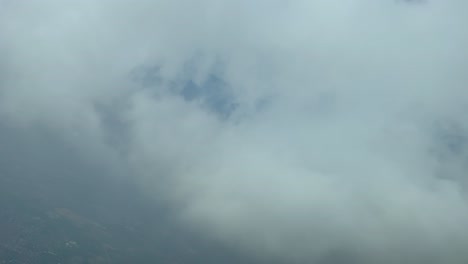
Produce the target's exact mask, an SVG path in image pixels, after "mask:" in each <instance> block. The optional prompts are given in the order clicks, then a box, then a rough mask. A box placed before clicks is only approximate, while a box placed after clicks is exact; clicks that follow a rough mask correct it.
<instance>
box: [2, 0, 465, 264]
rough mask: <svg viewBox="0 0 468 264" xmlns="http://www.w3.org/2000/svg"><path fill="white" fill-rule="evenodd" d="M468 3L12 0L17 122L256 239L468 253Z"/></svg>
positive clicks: (369, 251) (285, 245) (343, 248)
mask: <svg viewBox="0 0 468 264" xmlns="http://www.w3.org/2000/svg"><path fill="white" fill-rule="evenodd" d="M467 10H468V2H466V1H462V0H445V1H435V0H427V1H422V2H417V3H416V1H415V2H410V1H395V0H377V1H376V0H372V1H371V0H341V1H330V0H313V1H305V0H296V1H283V0H270V1H266V0H255V1H246V0H221V1H220V0H216V1H215V0H199V1H192V0H170V1H169V0H154V1H149V0H138V1H130V0H112V1H111V0H97V1H96V0H93V1H92V0H82V1H72V0H42V1H37V0H32V1H24V0H15V1H13V0H0V58H1V59H0V125H1V126H0V127H9V129H11V130H13V131H18V133H2V134H3V135H1V136H0V137H3V139H2V141H5V140H8V139H9V138H11V139H12V138H15V137H19V138H20V139H21V140H30V141H31V142H35V141H37V140H39V139H37V137H35V136H34V135H36V134H39V133H44V131H45V132H46V133H47V134H48V135H51V143H50V144H52V145H53V144H56V145H60V146H66V148H67V149H71V150H72V152H73V153H74V154H73V156H72V157H70V160H71V161H73V159H78V158H77V157H79V159H85V160H90V161H92V162H94V163H96V164H99V166H102V167H106V168H107V169H109V170H110V171H115V175H116V176H115V177H125V178H127V179H129V180H130V181H131V182H133V183H135V184H136V185H138V186H139V188H140V190H141V192H142V193H145V194H146V195H148V196H149V197H154V199H155V200H156V199H158V200H161V199H163V200H164V201H165V202H166V203H167V206H170V207H171V208H173V209H174V210H175V211H176V212H177V217H178V219H179V221H181V222H182V223H184V225H186V226H187V227H188V228H191V229H193V230H197V231H200V233H201V234H203V235H204V236H206V237H212V238H216V239H219V240H220V241H223V243H226V244H229V245H232V246H233V247H236V248H238V249H240V250H242V251H244V252H246V253H248V254H253V255H258V256H268V257H273V258H277V259H279V260H284V262H285V263H317V264H340V263H383V264H387V263H388V264H392V263H454V264H457V263H466V261H468V253H467V252H466V248H467V246H468V228H466V223H467V222H468V200H467V199H468V196H467V195H468V193H467V187H468V185H467V184H468V181H467V179H466V176H465V174H466V172H467V166H466V161H467V158H468V152H467V151H468V149H467V145H466V144H467V139H466V135H467V134H466V132H467V129H468V122H467V121H466V117H465V112H466V110H467V108H468V104H467V103H468V89H466V88H467V87H466V85H467V83H468V74H467V71H468V50H467V49H466V47H467V46H468V31H467V30H466V25H468V11H467ZM28 142H29V141H28ZM32 145H33V146H35V147H37V149H35V150H34V151H35V152H37V153H40V154H39V155H45V156H47V155H51V156H55V155H58V154H57V153H51V152H54V151H55V150H56V149H58V148H53V147H47V144H46V145H44V144H32ZM60 155H63V154H60ZM15 157H17V158H16V160H15V159H13V160H11V161H10V164H15V162H17V163H18V164H20V163H21V162H22V161H21V157H20V156H15ZM25 158H32V156H29V155H28V156H26V157H25ZM117 175H118V176H117ZM38 177H40V176H38ZM96 184H101V183H96ZM97 187H101V186H97ZM102 188H105V186H102ZM155 225H157V223H155Z"/></svg>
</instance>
